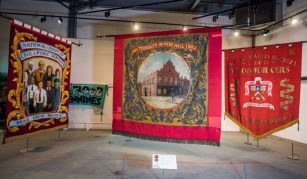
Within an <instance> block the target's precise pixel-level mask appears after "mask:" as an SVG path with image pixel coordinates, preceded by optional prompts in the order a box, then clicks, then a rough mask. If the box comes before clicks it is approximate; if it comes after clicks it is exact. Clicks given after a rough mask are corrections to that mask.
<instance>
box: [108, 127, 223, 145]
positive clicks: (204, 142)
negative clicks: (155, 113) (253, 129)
mask: <svg viewBox="0 0 307 179" xmlns="http://www.w3.org/2000/svg"><path fill="white" fill-rule="evenodd" d="M112 134H115V135H122V136H127V137H133V138H139V139H145V140H152V141H158V142H168V143H181V144H202V145H213V146H220V141H214V140H200V139H180V138H167V137H160V136H147V135H143V134H135V133H130V132H123V131H117V130H112Z"/></svg>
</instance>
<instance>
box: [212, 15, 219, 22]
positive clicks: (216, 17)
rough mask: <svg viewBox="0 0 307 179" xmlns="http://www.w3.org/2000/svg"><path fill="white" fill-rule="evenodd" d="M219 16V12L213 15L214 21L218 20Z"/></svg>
mask: <svg viewBox="0 0 307 179" xmlns="http://www.w3.org/2000/svg"><path fill="white" fill-rule="evenodd" d="M218 18H219V14H216V15H215V16H213V17H212V21H213V22H216V20H217V19H218Z"/></svg>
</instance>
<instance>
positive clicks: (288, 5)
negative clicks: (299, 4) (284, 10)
mask: <svg viewBox="0 0 307 179" xmlns="http://www.w3.org/2000/svg"><path fill="white" fill-rule="evenodd" d="M293 1H294V0H287V1H286V4H287V7H290V6H291V5H292V3H293Z"/></svg>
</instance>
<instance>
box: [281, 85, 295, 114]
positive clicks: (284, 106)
mask: <svg viewBox="0 0 307 179" xmlns="http://www.w3.org/2000/svg"><path fill="white" fill-rule="evenodd" d="M288 82H289V79H283V80H281V81H280V86H281V87H285V88H288V89H285V90H281V91H280V97H281V98H286V99H287V100H285V101H281V102H280V108H281V109H283V110H288V104H292V103H293V102H294V97H293V96H290V95H289V94H288V93H292V92H293V91H294V89H295V87H294V85H292V84H289V83H288Z"/></svg>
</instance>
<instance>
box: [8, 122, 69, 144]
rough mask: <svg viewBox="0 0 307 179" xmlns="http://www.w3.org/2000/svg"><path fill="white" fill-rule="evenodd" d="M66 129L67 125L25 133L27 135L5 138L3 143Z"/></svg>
mask: <svg viewBox="0 0 307 179" xmlns="http://www.w3.org/2000/svg"><path fill="white" fill-rule="evenodd" d="M67 127H68V124H65V125H62V126H57V127H53V128H49V129H43V130H40V131H36V132H31V133H27V134H24V135H18V136H14V137H7V138H5V142H12V141H16V140H18V139H25V138H27V137H31V136H34V135H36V134H42V133H46V132H50V131H54V130H58V129H63V128H67Z"/></svg>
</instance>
